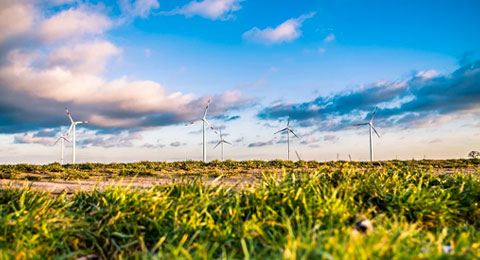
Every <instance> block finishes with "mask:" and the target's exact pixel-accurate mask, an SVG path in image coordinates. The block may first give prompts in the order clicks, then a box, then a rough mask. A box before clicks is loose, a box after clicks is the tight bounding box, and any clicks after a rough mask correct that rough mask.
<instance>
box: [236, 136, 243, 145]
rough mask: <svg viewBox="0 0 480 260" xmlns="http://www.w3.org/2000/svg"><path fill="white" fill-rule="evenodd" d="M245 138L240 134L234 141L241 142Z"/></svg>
mask: <svg viewBox="0 0 480 260" xmlns="http://www.w3.org/2000/svg"><path fill="white" fill-rule="evenodd" d="M244 140H245V138H244V137H243V136H242V137H239V138H237V139H235V140H234V142H235V143H241V142H243V141H244Z"/></svg>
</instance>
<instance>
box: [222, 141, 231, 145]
mask: <svg viewBox="0 0 480 260" xmlns="http://www.w3.org/2000/svg"><path fill="white" fill-rule="evenodd" d="M223 142H224V143H226V144H229V145H233V144H232V143H230V142H229V141H226V140H223Z"/></svg>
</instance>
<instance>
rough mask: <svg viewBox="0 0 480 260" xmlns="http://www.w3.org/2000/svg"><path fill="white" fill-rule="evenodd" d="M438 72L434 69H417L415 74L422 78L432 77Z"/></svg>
mask: <svg viewBox="0 0 480 260" xmlns="http://www.w3.org/2000/svg"><path fill="white" fill-rule="evenodd" d="M439 74H440V73H438V71H436V70H427V71H419V72H418V73H417V74H416V75H415V76H417V77H419V78H423V79H431V78H433V77H436V76H438V75H439Z"/></svg>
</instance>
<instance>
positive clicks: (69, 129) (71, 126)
mask: <svg viewBox="0 0 480 260" xmlns="http://www.w3.org/2000/svg"><path fill="white" fill-rule="evenodd" d="M74 124H75V123H73V122H72V124H71V125H70V128H68V131H67V133H65V136H68V135H69V134H70V132H72V129H73V125H74Z"/></svg>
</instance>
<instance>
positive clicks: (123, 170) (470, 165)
mask: <svg viewBox="0 0 480 260" xmlns="http://www.w3.org/2000/svg"><path fill="white" fill-rule="evenodd" d="M345 164H348V165H352V166H355V167H357V168H358V169H362V170H365V169H370V168H376V167H384V168H391V167H400V168H407V169H410V170H413V169H417V170H418V169H422V170H425V171H430V172H438V171H446V170H448V171H453V170H465V169H477V168H479V167H480V159H478V158H477V159H471V160H464V159H461V160H419V161H416V160H411V161H399V160H393V161H383V162H380V161H379V162H373V163H371V162H346V161H337V162H334V161H330V162H317V161H297V162H293V161H283V160H273V161H260V160H251V161H231V160H227V161H223V162H221V161H211V162H209V163H204V162H201V161H179V162H149V161H144V162H136V163H109V164H101V163H81V164H75V165H72V164H65V165H60V164H59V163H52V164H47V165H31V164H15V165H0V179H27V180H28V179H33V178H36V179H47V180H51V179H63V180H76V179H89V178H91V177H102V178H104V177H107V178H109V177H112V178H114V177H134V176H142V177H155V176H159V175H172V174H174V175H209V176H231V175H244V174H254V175H259V174H260V173H261V172H273V173H279V172H283V171H284V170H287V171H306V172H312V173H313V172H315V171H317V170H318V169H322V168H324V167H330V168H331V169H334V170H336V169H341V168H342V167H343V166H344V165H345Z"/></svg>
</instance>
